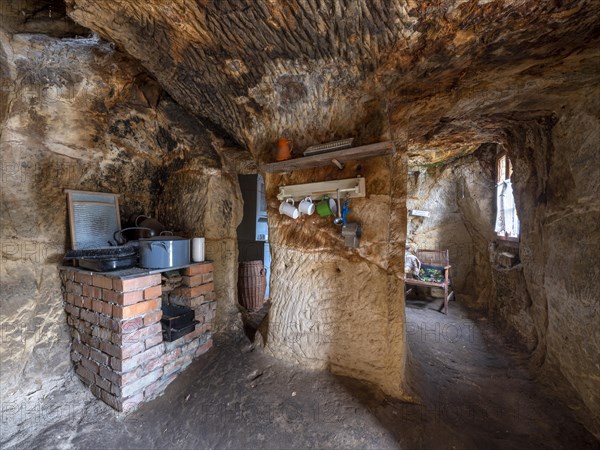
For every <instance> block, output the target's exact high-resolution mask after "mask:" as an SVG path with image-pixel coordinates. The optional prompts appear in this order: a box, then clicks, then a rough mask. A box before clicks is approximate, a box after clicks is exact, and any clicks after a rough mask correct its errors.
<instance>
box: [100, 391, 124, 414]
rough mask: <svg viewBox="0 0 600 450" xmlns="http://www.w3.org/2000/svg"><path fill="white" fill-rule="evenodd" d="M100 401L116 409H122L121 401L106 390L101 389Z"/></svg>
mask: <svg viewBox="0 0 600 450" xmlns="http://www.w3.org/2000/svg"><path fill="white" fill-rule="evenodd" d="M102 401H103V402H104V403H106V404H107V405H108V406H110V407H112V408H114V409H116V410H117V411H123V402H121V400H119V399H118V398H117V397H115V396H114V395H112V394H109V393H108V392H106V391H102Z"/></svg>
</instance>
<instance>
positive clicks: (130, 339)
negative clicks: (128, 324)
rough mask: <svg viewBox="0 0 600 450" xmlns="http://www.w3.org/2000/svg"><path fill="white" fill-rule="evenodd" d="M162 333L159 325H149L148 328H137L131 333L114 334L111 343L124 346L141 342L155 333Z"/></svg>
mask: <svg viewBox="0 0 600 450" xmlns="http://www.w3.org/2000/svg"><path fill="white" fill-rule="evenodd" d="M161 331H162V327H161V326H160V323H155V324H152V325H150V326H149V327H143V328H139V329H138V330H136V331H134V332H133V333H129V334H114V335H113V339H112V342H113V343H114V344H115V345H126V344H133V343H136V342H143V341H144V340H145V339H146V338H147V337H148V336H152V335H154V334H156V333H160V332H161Z"/></svg>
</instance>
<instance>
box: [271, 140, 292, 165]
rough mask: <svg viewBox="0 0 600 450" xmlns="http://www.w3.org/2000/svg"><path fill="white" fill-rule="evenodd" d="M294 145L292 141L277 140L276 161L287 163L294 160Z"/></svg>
mask: <svg viewBox="0 0 600 450" xmlns="http://www.w3.org/2000/svg"><path fill="white" fill-rule="evenodd" d="M293 148H294V145H293V143H292V140H291V139H286V138H279V139H278V140H277V150H276V152H275V161H286V160H288V159H291V158H292V151H293Z"/></svg>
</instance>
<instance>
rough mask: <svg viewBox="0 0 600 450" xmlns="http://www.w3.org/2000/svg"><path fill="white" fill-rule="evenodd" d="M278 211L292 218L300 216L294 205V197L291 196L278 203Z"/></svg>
mask: <svg viewBox="0 0 600 450" xmlns="http://www.w3.org/2000/svg"><path fill="white" fill-rule="evenodd" d="M279 213H280V214H285V215H286V216H289V217H291V218H292V219H297V218H298V217H300V211H298V208H296V207H295V206H294V199H291V198H288V199H287V200H285V201H283V202H281V205H279Z"/></svg>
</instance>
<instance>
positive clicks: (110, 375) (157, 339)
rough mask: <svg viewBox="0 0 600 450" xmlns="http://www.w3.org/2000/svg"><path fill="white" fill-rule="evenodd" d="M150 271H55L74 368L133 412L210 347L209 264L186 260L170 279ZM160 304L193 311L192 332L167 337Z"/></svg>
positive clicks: (97, 391) (108, 399)
mask: <svg viewBox="0 0 600 450" xmlns="http://www.w3.org/2000/svg"><path fill="white" fill-rule="evenodd" d="M150 272H152V273H150ZM155 272H157V271H148V270H144V269H137V268H136V269H127V270H123V271H115V272H110V273H102V274H100V273H97V272H90V271H86V270H81V269H78V268H75V267H61V268H60V275H61V280H62V284H63V296H64V302H65V303H64V307H65V311H66V313H67V322H68V324H69V326H70V331H71V337H72V345H71V359H72V360H73V363H74V364H75V373H76V374H77V375H78V376H79V378H80V379H81V381H83V382H84V383H85V384H86V385H88V386H89V387H90V389H91V391H92V393H93V394H94V395H95V396H96V397H98V398H99V399H101V400H102V401H104V402H105V403H107V404H108V405H110V406H111V407H113V408H114V409H116V410H118V411H131V410H133V409H135V408H136V407H137V406H138V405H139V404H140V403H142V402H144V401H147V400H149V399H151V398H154V397H156V396H157V395H159V394H160V393H161V392H162V391H163V390H164V389H165V388H166V387H167V385H168V384H169V383H170V382H172V381H173V380H174V379H175V378H176V377H177V375H178V374H179V373H180V372H181V371H183V370H184V369H185V368H186V367H187V366H188V365H189V364H190V363H191V362H192V360H193V359H194V358H195V357H197V356H200V355H202V354H203V353H205V352H207V351H208V350H209V349H210V348H211V347H212V331H211V330H212V321H213V318H214V314H215V310H216V296H215V292H214V284H213V265H212V263H211V262H204V263H198V264H191V265H189V266H186V267H185V268H183V269H181V270H180V271H179V273H178V274H174V273H173V272H172V271H171V272H169V275H170V276H171V278H166V277H163V276H161V274H160V273H155ZM164 272H166V271H164ZM173 279H175V280H176V281H175V283H173ZM163 280H164V281H163ZM162 302H165V303H166V304H170V305H177V306H184V307H188V308H191V309H193V311H194V315H195V319H196V320H197V321H198V323H197V324H196V326H195V329H194V331H192V332H191V333H189V334H186V335H185V336H183V337H181V338H179V339H177V340H175V341H173V342H164V341H163V334H162V328H161V324H160V320H161V317H162V311H161V304H162Z"/></svg>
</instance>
